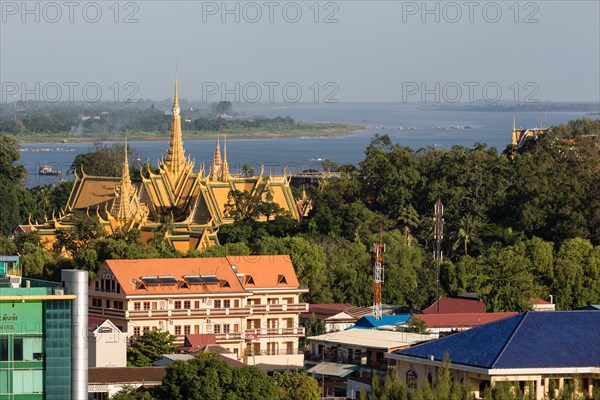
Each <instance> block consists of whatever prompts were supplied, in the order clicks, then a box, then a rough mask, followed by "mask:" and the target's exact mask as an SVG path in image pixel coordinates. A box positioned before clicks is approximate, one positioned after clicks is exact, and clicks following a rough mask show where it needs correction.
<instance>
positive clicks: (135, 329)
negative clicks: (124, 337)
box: [133, 326, 140, 337]
mask: <svg viewBox="0 0 600 400" xmlns="http://www.w3.org/2000/svg"><path fill="white" fill-rule="evenodd" d="M133 336H136V337H137V336H140V327H139V326H134V327H133Z"/></svg>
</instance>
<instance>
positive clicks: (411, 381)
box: [406, 369, 417, 389]
mask: <svg viewBox="0 0 600 400" xmlns="http://www.w3.org/2000/svg"><path fill="white" fill-rule="evenodd" d="M406 386H408V388H409V389H416V388H417V373H416V372H415V371H414V370H412V369H409V370H408V372H406Z"/></svg>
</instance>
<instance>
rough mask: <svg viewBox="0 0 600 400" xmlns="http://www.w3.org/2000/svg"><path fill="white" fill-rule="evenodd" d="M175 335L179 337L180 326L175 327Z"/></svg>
mask: <svg viewBox="0 0 600 400" xmlns="http://www.w3.org/2000/svg"><path fill="white" fill-rule="evenodd" d="M175 334H176V335H181V325H175Z"/></svg>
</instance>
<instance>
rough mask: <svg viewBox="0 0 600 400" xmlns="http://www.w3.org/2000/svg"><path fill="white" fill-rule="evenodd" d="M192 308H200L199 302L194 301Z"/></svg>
mask: <svg viewBox="0 0 600 400" xmlns="http://www.w3.org/2000/svg"><path fill="white" fill-rule="evenodd" d="M194 308H200V301H198V300H196V301H195V302H194Z"/></svg>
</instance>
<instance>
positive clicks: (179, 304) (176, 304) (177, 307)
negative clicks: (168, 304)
mask: <svg viewBox="0 0 600 400" xmlns="http://www.w3.org/2000/svg"><path fill="white" fill-rule="evenodd" d="M175 309H176V310H181V301H176V302H175Z"/></svg>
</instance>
